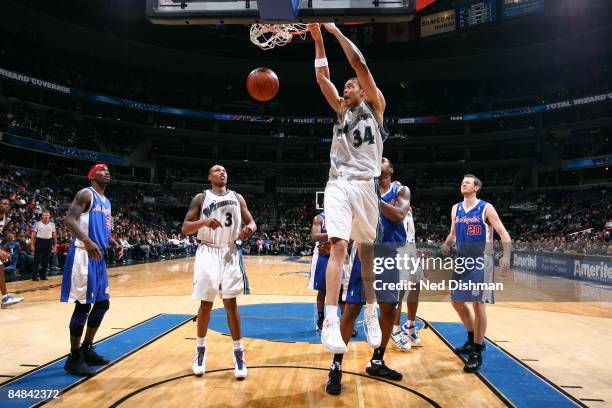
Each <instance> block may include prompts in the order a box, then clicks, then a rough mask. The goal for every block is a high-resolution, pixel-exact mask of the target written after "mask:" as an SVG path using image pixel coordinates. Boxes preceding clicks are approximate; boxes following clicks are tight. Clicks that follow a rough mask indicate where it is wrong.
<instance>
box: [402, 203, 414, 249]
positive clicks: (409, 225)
mask: <svg viewBox="0 0 612 408" xmlns="http://www.w3.org/2000/svg"><path fill="white" fill-rule="evenodd" d="M404 228H405V229H406V242H415V238H416V237H415V232H414V219H413V218H412V210H410V211H408V212H407V213H406V216H405V217H404Z"/></svg>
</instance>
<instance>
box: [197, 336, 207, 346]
mask: <svg viewBox="0 0 612 408" xmlns="http://www.w3.org/2000/svg"><path fill="white" fill-rule="evenodd" d="M196 346H197V347H206V337H196Z"/></svg>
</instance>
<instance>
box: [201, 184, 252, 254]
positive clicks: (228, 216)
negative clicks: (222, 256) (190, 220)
mask: <svg viewBox="0 0 612 408" xmlns="http://www.w3.org/2000/svg"><path fill="white" fill-rule="evenodd" d="M203 195H204V198H203V199H202V211H201V212H200V219H204V218H215V219H216V220H217V221H219V222H220V223H221V227H219V228H217V229H214V230H213V229H212V228H209V227H203V228H200V229H199V230H198V240H200V241H202V242H204V243H207V244H210V245H227V244H233V243H234V242H235V241H236V240H237V239H238V237H239V236H240V227H241V226H242V216H241V213H240V200H238V195H237V194H236V193H235V192H234V191H232V190H227V191H226V192H225V194H217V193H214V192H213V191H212V190H206V191H204V193H203Z"/></svg>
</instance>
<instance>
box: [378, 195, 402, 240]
mask: <svg viewBox="0 0 612 408" xmlns="http://www.w3.org/2000/svg"><path fill="white" fill-rule="evenodd" d="M402 187H403V186H402V185H400V184H396V183H392V184H391V188H390V189H389V191H387V192H386V193H385V194H384V195H382V196H381V197H380V198H381V199H382V200H383V201H384V202H386V203H389V204H390V203H391V202H393V200H395V199H396V198H397V195H398V194H399V191H400V189H401V188H402ZM380 222H381V224H382V227H383V235H382V242H401V243H404V242H406V241H407V233H406V226H405V225H404V222H400V223H399V224H396V223H394V222H393V221H391V220H389V219H387V218H385V216H384V215H382V212H381V214H380Z"/></svg>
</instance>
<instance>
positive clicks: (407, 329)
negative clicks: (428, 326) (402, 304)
mask: <svg viewBox="0 0 612 408" xmlns="http://www.w3.org/2000/svg"><path fill="white" fill-rule="evenodd" d="M402 333H404V335H405V336H406V338H407V339H408V341H409V342H410V345H411V346H412V347H423V344H421V338H420V337H419V332H418V331H417V329H416V327H415V326H414V325H413V326H408V323H404V324H402Z"/></svg>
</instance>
